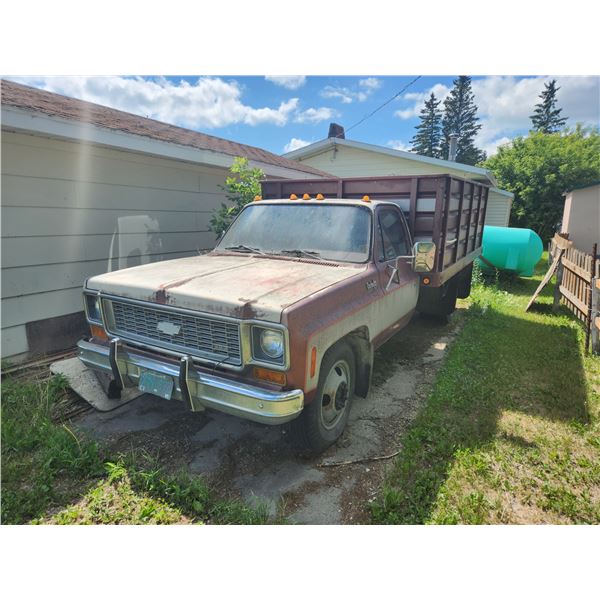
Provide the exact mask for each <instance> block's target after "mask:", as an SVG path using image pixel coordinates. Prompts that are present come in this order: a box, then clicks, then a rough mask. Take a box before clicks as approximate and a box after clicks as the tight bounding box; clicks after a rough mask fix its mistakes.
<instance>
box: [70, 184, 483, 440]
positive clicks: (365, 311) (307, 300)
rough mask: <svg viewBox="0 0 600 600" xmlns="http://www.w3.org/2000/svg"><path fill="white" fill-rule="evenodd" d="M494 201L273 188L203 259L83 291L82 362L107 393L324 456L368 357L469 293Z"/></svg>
mask: <svg viewBox="0 0 600 600" xmlns="http://www.w3.org/2000/svg"><path fill="white" fill-rule="evenodd" d="M487 196H488V188H487V187H486V186H485V185H483V184H480V183H477V182H473V181H469V180H463V179H460V178H456V177H452V176H449V175H437V176H423V177H383V178H361V179H319V180H308V181H307V180H298V181H296V180H276V181H266V182H263V185H262V197H257V198H256V200H255V201H254V202H251V203H250V204H248V205H247V206H246V207H244V209H243V210H242V211H241V212H240V214H239V215H238V217H237V218H236V219H235V221H234V222H233V224H232V225H231V226H230V227H229V229H228V230H227V231H226V232H225V233H224V235H223V236H222V237H221V239H220V240H219V242H218V244H217V246H216V247H215V248H214V250H212V251H211V252H209V253H208V254H205V255H202V256H194V257H190V258H181V259H176V260H170V261H164V262H158V263H151V264H146V265H142V266H137V267H133V268H128V269H122V270H119V271H115V272H111V273H106V274H103V275H98V276H95V277H91V278H90V279H88V280H87V281H86V283H85V286H84V290H83V294H84V307H85V312H86V316H87V320H88V322H89V323H90V327H91V337H89V338H86V339H84V340H81V341H80V342H79V357H80V359H81V360H82V361H83V363H84V364H85V365H86V366H87V367H89V368H90V369H92V370H94V371H96V372H98V373H103V374H104V377H105V378H107V379H108V380H109V382H110V383H109V384H108V388H107V389H108V393H109V395H112V396H113V397H114V396H117V397H118V395H119V394H120V391H121V390H122V389H123V388H125V387H129V386H136V387H138V388H139V389H140V390H142V391H144V392H148V393H151V394H154V395H157V396H160V397H162V398H164V399H165V400H171V399H176V400H180V401H183V402H184V403H185V405H186V406H187V407H188V408H189V409H190V410H192V411H201V410H204V409H205V408H211V409H216V410H220V411H223V412H226V413H230V414H233V415H236V416H238V417H243V418H247V419H251V420H254V421H259V422H261V423H268V424H280V423H285V422H288V421H289V422H290V427H291V430H292V432H293V434H294V439H295V440H296V441H297V442H298V443H299V444H300V445H301V446H303V447H304V448H307V449H309V450H312V451H314V452H320V451H322V450H324V449H325V448H326V447H327V446H329V445H330V444H332V443H333V442H335V441H336V439H337V438H338V437H339V436H340V435H341V433H342V432H343V430H344V427H345V425H346V422H347V420H348V414H349V411H350V408H351V403H352V400H353V399H354V398H355V397H356V396H359V397H363V398H365V397H366V396H367V393H368V390H369V384H370V379H371V372H372V367H373V356H374V351H375V349H377V348H378V347H379V346H381V345H382V344H383V343H384V342H385V341H386V340H388V339H389V338H390V337H391V336H392V335H394V334H395V333H397V332H399V331H400V330H401V329H402V328H403V327H404V326H405V325H406V324H407V323H408V321H409V320H410V318H411V316H412V315H413V313H414V312H415V311H420V312H422V313H425V314H428V315H432V316H433V317H436V318H439V319H445V318H447V316H448V315H449V314H450V313H451V312H452V311H453V310H454V308H455V304H456V298H457V297H466V296H468V294H469V292H470V283H471V269H472V263H473V260H474V258H475V257H476V256H477V255H478V254H479V253H480V251H481V239H482V232H483V222H484V218H485V209H486V204H487Z"/></svg>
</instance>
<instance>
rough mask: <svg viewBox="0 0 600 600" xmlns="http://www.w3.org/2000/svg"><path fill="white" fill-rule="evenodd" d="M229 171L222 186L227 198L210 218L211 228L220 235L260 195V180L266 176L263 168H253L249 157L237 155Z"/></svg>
mask: <svg viewBox="0 0 600 600" xmlns="http://www.w3.org/2000/svg"><path fill="white" fill-rule="evenodd" d="M229 171H230V172H231V173H232V174H231V175H230V176H229V177H227V179H226V180H225V186H221V187H222V189H223V190H225V192H226V193H227V200H229V202H230V203H231V204H229V205H227V204H225V203H224V202H223V203H222V204H221V207H220V208H219V209H217V210H216V211H215V212H214V213H213V216H212V217H211V219H210V223H209V228H210V230H211V231H214V232H215V233H216V234H217V235H218V236H219V235H221V234H222V233H223V232H224V231H225V230H226V229H227V228H228V227H229V225H231V222H232V221H233V219H234V218H235V217H236V216H237V215H238V213H239V212H240V211H241V210H242V208H244V206H246V204H248V202H252V201H253V200H254V198H255V197H256V196H259V195H260V180H261V179H262V178H263V177H264V173H263V172H262V171H261V169H251V168H250V167H249V166H248V159H247V158H242V157H237V158H235V159H234V160H233V164H232V165H231V167H230V169H229Z"/></svg>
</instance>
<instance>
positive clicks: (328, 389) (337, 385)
mask: <svg viewBox="0 0 600 600" xmlns="http://www.w3.org/2000/svg"><path fill="white" fill-rule="evenodd" d="M349 391H350V367H349V366H348V363H347V362H346V361H345V360H338V361H337V362H336V363H335V364H334V365H333V366H332V367H331V370H330V371H329V373H328V374H327V378H326V379H325V383H324V384H323V390H322V392H321V398H320V399H319V400H320V406H321V424H322V425H323V427H324V428H325V429H333V428H334V427H335V426H336V425H337V424H338V423H339V422H340V419H341V418H342V417H343V416H344V414H345V412H346V410H347V408H348V396H349Z"/></svg>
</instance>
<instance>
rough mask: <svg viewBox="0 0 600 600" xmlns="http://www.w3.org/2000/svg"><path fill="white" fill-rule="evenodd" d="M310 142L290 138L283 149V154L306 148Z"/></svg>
mask: <svg viewBox="0 0 600 600" xmlns="http://www.w3.org/2000/svg"><path fill="white" fill-rule="evenodd" d="M311 143H312V142H307V141H306V140H301V139H299V138H294V137H293V138H292V139H291V140H290V141H289V142H288V143H287V144H286V145H285V146H284V147H283V152H284V153H286V154H287V153H288V152H293V151H294V150H298V149H299V148H304V146H308V145H309V144H311Z"/></svg>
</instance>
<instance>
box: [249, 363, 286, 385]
mask: <svg viewBox="0 0 600 600" xmlns="http://www.w3.org/2000/svg"><path fill="white" fill-rule="evenodd" d="M254 377H256V379H262V380H263V381H268V382H269V383H276V384H278V385H285V383H286V378H285V373H280V372H279V371H271V369H263V368H262V367H254Z"/></svg>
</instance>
